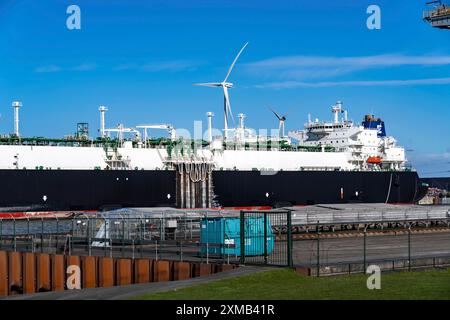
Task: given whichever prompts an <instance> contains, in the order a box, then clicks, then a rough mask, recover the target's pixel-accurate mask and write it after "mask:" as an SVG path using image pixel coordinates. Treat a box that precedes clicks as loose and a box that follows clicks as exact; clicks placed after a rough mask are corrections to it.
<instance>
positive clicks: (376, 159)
mask: <svg viewBox="0 0 450 320" xmlns="http://www.w3.org/2000/svg"><path fill="white" fill-rule="evenodd" d="M367 163H371V164H380V163H381V158H380V157H369V158H367Z"/></svg>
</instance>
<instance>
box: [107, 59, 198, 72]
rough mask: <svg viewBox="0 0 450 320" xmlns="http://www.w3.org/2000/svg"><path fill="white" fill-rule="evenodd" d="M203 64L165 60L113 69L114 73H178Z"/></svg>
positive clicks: (125, 65)
mask: <svg viewBox="0 0 450 320" xmlns="http://www.w3.org/2000/svg"><path fill="white" fill-rule="evenodd" d="M202 64H203V63H202V62H200V61H191V60H166V61H154V62H151V63H146V64H135V63H132V64H124V65H120V66H117V67H116V68H114V70H116V71H125V70H139V71H146V72H161V71H166V72H179V71H193V70H196V69H197V68H198V67H199V66H200V65H202Z"/></svg>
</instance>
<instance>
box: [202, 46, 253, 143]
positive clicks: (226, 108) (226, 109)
mask: <svg viewBox="0 0 450 320" xmlns="http://www.w3.org/2000/svg"><path fill="white" fill-rule="evenodd" d="M247 45H248V42H246V43H245V44H244V46H243V47H242V49H241V50H240V51H239V53H238V54H237V56H236V58H234V61H233V63H232V64H231V66H230V68H229V69H228V72H227V75H226V76H225V79H223V81H222V82H209V83H195V84H194V86H202V87H222V89H223V113H224V135H225V139H227V138H228V115H231V119H232V120H233V123H234V117H233V112H231V105H230V96H229V95H228V89H230V88H232V87H233V84H232V83H231V82H227V80H228V78H229V76H230V74H231V71H232V70H233V67H234V65H235V64H236V61H237V60H238V59H239V56H240V55H241V53H242V51H244V49H245V47H246V46H247Z"/></svg>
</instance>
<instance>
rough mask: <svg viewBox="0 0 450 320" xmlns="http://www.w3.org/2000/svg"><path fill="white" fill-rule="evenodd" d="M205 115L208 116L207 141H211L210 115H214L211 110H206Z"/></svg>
mask: <svg viewBox="0 0 450 320" xmlns="http://www.w3.org/2000/svg"><path fill="white" fill-rule="evenodd" d="M206 116H207V117H208V141H209V142H210V143H211V142H212V117H214V113H213V112H207V113H206Z"/></svg>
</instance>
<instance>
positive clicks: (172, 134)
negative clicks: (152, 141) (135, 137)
mask: <svg viewBox="0 0 450 320" xmlns="http://www.w3.org/2000/svg"><path fill="white" fill-rule="evenodd" d="M136 128H139V129H144V145H145V147H147V139H148V134H147V130H148V129H161V130H167V131H168V132H169V135H170V140H172V141H174V140H175V139H176V138H177V132H176V130H175V128H174V127H173V126H172V125H171V124H166V123H163V124H143V125H140V126H136Z"/></svg>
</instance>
